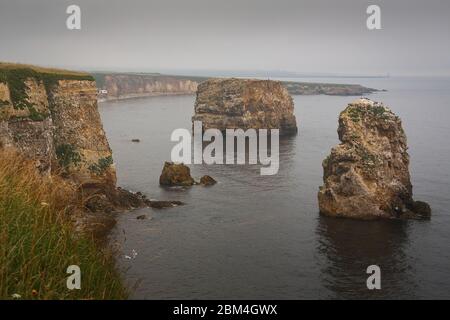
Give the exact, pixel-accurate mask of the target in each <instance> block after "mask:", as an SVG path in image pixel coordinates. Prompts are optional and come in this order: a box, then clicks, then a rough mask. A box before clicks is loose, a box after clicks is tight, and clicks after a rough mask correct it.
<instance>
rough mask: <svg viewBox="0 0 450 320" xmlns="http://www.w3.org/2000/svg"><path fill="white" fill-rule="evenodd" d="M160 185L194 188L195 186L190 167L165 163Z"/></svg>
mask: <svg viewBox="0 0 450 320" xmlns="http://www.w3.org/2000/svg"><path fill="white" fill-rule="evenodd" d="M159 184H160V185H162V186H192V185H194V184H195V181H194V179H193V178H192V177H191V170H190V169H189V167H188V166H186V165H184V164H182V163H180V164H176V163H173V162H165V163H164V168H163V170H162V173H161V176H160V177H159Z"/></svg>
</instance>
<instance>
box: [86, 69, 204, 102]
mask: <svg viewBox="0 0 450 320" xmlns="http://www.w3.org/2000/svg"><path fill="white" fill-rule="evenodd" d="M93 76H94V77H95V79H96V81H97V83H98V87H99V88H100V89H101V90H103V91H100V93H99V98H100V99H102V100H117V99H127V98H137V97H146V96H158V95H176V94H194V93H195V92H196V91H197V85H198V83H199V82H201V81H203V80H205V78H197V77H182V76H166V75H160V74H138V73H132V74H126V73H123V74H122V73H112V74H100V73H94V74H93Z"/></svg>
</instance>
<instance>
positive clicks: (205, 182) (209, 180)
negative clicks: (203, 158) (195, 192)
mask: <svg viewBox="0 0 450 320" xmlns="http://www.w3.org/2000/svg"><path fill="white" fill-rule="evenodd" d="M216 183H217V181H216V180H214V178H212V177H211V176H208V175H205V176H203V177H201V178H200V184H202V185H204V186H212V185H214V184H216Z"/></svg>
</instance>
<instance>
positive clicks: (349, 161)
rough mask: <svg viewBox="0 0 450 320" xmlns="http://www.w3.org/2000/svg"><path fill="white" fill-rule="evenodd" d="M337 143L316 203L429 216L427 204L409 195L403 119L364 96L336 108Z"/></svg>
mask: <svg viewBox="0 0 450 320" xmlns="http://www.w3.org/2000/svg"><path fill="white" fill-rule="evenodd" d="M338 135H339V140H340V141H341V142H342V143H341V144H340V145H338V146H336V147H334V148H333V149H332V150H331V154H330V155H329V156H328V157H327V158H326V159H325V160H324V161H323V170H324V176H323V180H324V185H323V186H322V187H320V191H319V195H318V197H319V208H320V212H321V213H322V214H324V215H328V216H334V217H346V218H355V219H378V218H388V219H395V218H429V217H430V214H431V209H430V207H429V205H428V204H426V203H424V202H420V201H414V200H413V199H412V195H413V193H412V185H411V181H410V174H409V168H408V167H409V155H408V153H407V149H408V146H407V141H406V136H405V132H404V131H403V128H402V123H401V120H400V118H399V117H398V116H396V115H395V114H394V113H393V112H392V111H391V110H390V109H389V108H387V107H385V106H384V105H383V104H381V103H377V102H374V101H371V100H368V99H359V100H356V101H355V102H353V103H350V104H349V105H348V107H347V108H346V109H345V110H344V111H343V112H342V113H341V114H340V117H339V128H338Z"/></svg>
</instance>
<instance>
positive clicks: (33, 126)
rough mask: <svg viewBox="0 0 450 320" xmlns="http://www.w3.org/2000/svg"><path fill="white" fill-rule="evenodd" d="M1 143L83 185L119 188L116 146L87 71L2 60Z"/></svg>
mask: <svg viewBox="0 0 450 320" xmlns="http://www.w3.org/2000/svg"><path fill="white" fill-rule="evenodd" d="M0 145H1V146H3V147H13V148H16V149H18V150H19V151H20V152H21V153H24V154H26V155H27V156H28V157H30V158H32V159H35V161H36V166H37V167H38V168H39V169H40V170H41V172H47V173H52V172H59V171H63V172H64V173H65V174H66V175H68V176H70V177H71V178H72V179H73V180H74V181H76V182H77V183H80V184H82V185H96V184H97V185H108V186H115V182H116V177H115V169H114V166H113V161H112V154H111V150H110V148H109V145H108V141H107V139H106V135H105V132H104V131H103V127H102V124H101V121H100V115H99V113H98V110H97V89H96V85H95V81H94V80H93V78H92V77H91V76H89V75H86V74H81V73H72V72H67V73H65V72H62V71H54V70H46V69H40V68H33V67H22V66H17V67H15V66H11V65H6V66H5V65H1V64H0Z"/></svg>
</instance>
